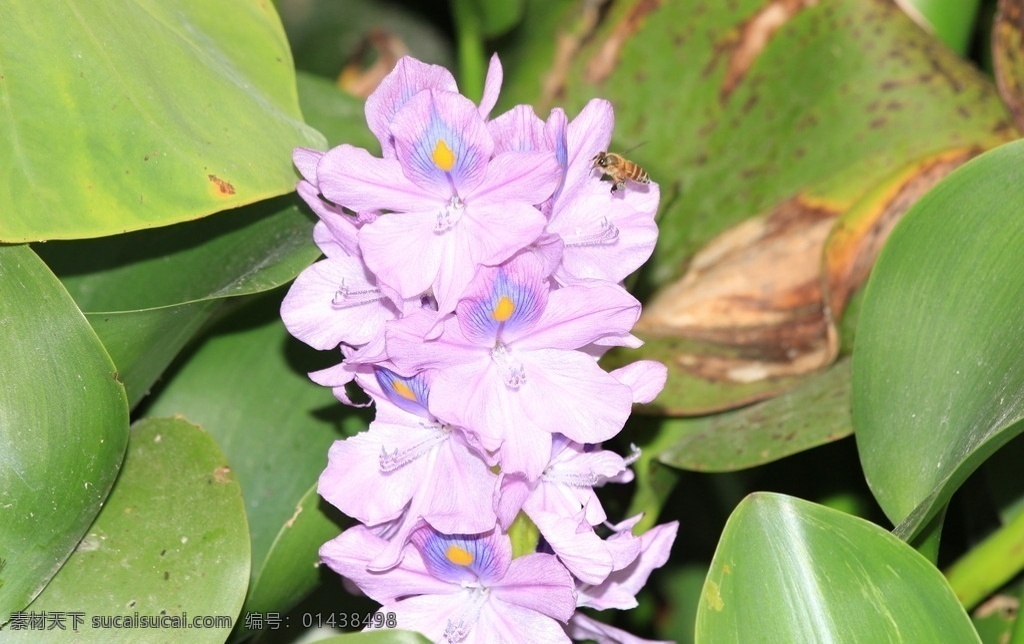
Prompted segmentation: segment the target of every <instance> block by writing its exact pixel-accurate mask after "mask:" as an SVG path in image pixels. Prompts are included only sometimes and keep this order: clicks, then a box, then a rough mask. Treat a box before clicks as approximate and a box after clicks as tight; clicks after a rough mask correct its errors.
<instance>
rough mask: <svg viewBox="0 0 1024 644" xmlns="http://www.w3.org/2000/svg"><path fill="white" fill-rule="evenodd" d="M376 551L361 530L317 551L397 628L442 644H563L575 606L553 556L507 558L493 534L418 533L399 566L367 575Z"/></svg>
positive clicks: (500, 538) (375, 540) (508, 549)
mask: <svg viewBox="0 0 1024 644" xmlns="http://www.w3.org/2000/svg"><path fill="white" fill-rule="evenodd" d="M381 546H382V540H381V539H380V537H378V536H376V535H374V534H373V533H372V532H371V531H370V530H368V529H367V528H365V527H363V526H356V527H354V528H351V529H349V530H346V531H345V532H344V533H343V534H342V535H341V536H339V537H337V538H336V539H334V540H332V541H329V542H328V543H326V544H324V546H323V547H321V548H320V557H321V559H322V560H323V561H324V562H326V563H327V564H328V565H329V566H330V567H331V568H333V569H334V570H336V571H337V572H338V573H340V574H342V575H344V576H345V577H347V578H348V579H350V580H351V581H353V582H354V583H355V584H356V585H357V586H358V587H359V588H360V589H361V590H362V591H363V592H364V593H366V594H367V595H368V596H369V597H370V598H371V599H374V600H375V601H377V602H380V603H381V604H383V606H382V608H381V610H382V611H386V612H394V613H395V614H396V616H397V620H398V623H399V624H400V625H401V626H402V628H406V629H410V630H415V631H419V632H421V633H423V634H424V635H426V636H427V637H428V638H430V639H431V640H433V641H441V642H452V643H454V642H467V643H473V642H480V643H490V642H537V643H548V642H552V643H554V642H568V641H569V638H568V636H567V635H566V634H565V630H564V627H563V626H562V625H560V624H559V622H561V623H562V624H565V623H566V622H567V621H568V619H569V617H570V616H572V614H573V611H574V609H575V605H576V599H575V595H574V592H573V581H572V577H571V575H569V573H568V571H566V569H565V568H564V567H562V565H561V564H559V563H558V560H557V559H555V558H554V557H552V556H551V555H546V554H530V555H524V556H521V557H517V558H516V559H512V545H511V542H510V541H509V538H508V537H507V536H506V535H504V534H501V533H499V532H497V531H495V530H492V531H490V532H487V533H485V534H479V535H444V534H441V533H439V532H436V531H434V530H431V529H429V528H421V529H419V530H417V531H416V532H415V533H414V534H413V535H412V539H411V543H410V544H409V545H408V546H406V549H405V553H404V557H403V558H402V563H401V564H399V565H398V566H397V567H395V568H392V569H391V570H388V571H385V572H372V571H368V570H367V569H366V564H367V561H368V557H367V553H370V552H374V551H377V550H379V549H380V548H381Z"/></svg>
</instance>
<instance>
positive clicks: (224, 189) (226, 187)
mask: <svg viewBox="0 0 1024 644" xmlns="http://www.w3.org/2000/svg"><path fill="white" fill-rule="evenodd" d="M206 178H207V179H209V180H210V183H212V184H213V186H214V188H215V189H216V191H217V194H218V196H221V197H228V196H230V195H233V194H235V187H234V186H233V185H231V184H230V183H228V182H227V181H225V180H223V179H221V178H220V177H218V176H217V175H215V174H208V175H206Z"/></svg>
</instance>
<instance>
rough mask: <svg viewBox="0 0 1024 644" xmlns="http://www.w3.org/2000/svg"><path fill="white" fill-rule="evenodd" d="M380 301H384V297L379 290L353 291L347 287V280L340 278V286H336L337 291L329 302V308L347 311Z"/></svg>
mask: <svg viewBox="0 0 1024 644" xmlns="http://www.w3.org/2000/svg"><path fill="white" fill-rule="evenodd" d="M382 299H384V295H383V294H382V293H381V292H380V289H379V288H367V289H363V290H361V291H353V290H352V287H351V286H349V285H348V282H347V280H346V279H345V278H342V280H341V284H339V285H338V290H337V291H336V292H335V293H334V298H333V299H332V300H331V306H333V307H334V308H337V309H347V308H351V307H353V306H360V305H362V304H369V303H370V302H376V301H377V300H382Z"/></svg>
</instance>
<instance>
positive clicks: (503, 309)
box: [491, 295, 516, 322]
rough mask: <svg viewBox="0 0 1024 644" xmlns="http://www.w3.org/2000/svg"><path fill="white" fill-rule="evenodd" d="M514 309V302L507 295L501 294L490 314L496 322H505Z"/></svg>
mask: <svg viewBox="0 0 1024 644" xmlns="http://www.w3.org/2000/svg"><path fill="white" fill-rule="evenodd" d="M515 311H516V303H515V302H513V301H512V299H511V298H510V297H508V296H507V295H502V296H501V299H499V300H498V304H497V305H496V306H495V307H494V310H493V311H491V316H492V317H493V318H494V319H495V320H496V321H498V322H505V321H506V320H508V319H509V318H510V317H512V314H513V313H515Z"/></svg>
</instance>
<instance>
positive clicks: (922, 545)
mask: <svg viewBox="0 0 1024 644" xmlns="http://www.w3.org/2000/svg"><path fill="white" fill-rule="evenodd" d="M945 522H946V507H943V508H942V510H940V511H939V513H938V514H936V515H935V517H934V518H933V519H932V520H931V521H929V522H928V523H927V524H926V525H925V526H924V528H922V529H921V532H920V533H919V534H918V535H917V538H915V539H914V541H913V543H911V544H910V545H912V546H914V548H915V549H916V550H917V551H918V552H920V553H921V554H922V555H923V556H924V558H925V559H927V560H928V561H930V562H932V565H934V564H935V563H936V562H937V561H938V560H939V542H940V541H941V540H942V526H943V525H944V524H945Z"/></svg>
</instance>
